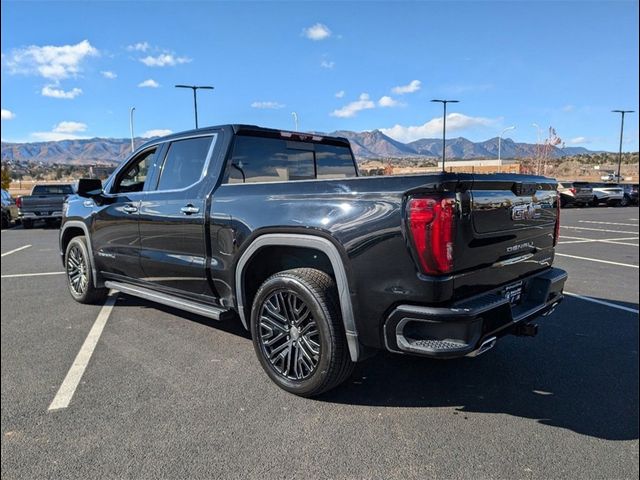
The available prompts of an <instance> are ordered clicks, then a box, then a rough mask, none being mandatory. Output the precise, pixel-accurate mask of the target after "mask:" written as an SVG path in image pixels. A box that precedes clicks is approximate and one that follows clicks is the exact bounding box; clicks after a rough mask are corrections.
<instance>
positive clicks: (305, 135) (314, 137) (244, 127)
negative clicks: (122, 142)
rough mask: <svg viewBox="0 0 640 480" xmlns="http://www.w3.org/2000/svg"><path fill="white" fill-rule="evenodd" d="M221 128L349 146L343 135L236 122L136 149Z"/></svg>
mask: <svg viewBox="0 0 640 480" xmlns="http://www.w3.org/2000/svg"><path fill="white" fill-rule="evenodd" d="M221 129H230V130H232V131H233V133H234V134H236V135H243V134H245V135H247V134H249V135H251V134H253V135H256V136H261V137H272V138H286V139H291V140H296V141H313V142H319V143H333V144H339V145H344V146H345V147H348V146H350V143H349V140H348V139H346V138H344V137H334V136H330V135H324V134H322V133H316V132H295V131H291V130H279V129H276V128H266V127H260V126H258V125H248V124H237V123H236V124H223V125H213V126H208V127H202V128H194V129H192V130H185V131H182V132H176V133H172V134H170V135H165V136H163V137H158V138H154V139H152V140H149V141H148V142H145V143H144V144H143V145H141V146H140V147H138V148H136V150H139V149H140V148H142V147H146V146H147V145H152V144H154V143H158V142H166V141H170V140H174V139H179V138H182V137H186V136H191V135H199V134H206V133H209V132H213V131H214V130H221Z"/></svg>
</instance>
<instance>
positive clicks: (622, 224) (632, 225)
mask: <svg viewBox="0 0 640 480" xmlns="http://www.w3.org/2000/svg"><path fill="white" fill-rule="evenodd" d="M578 223H593V224H595V225H620V226H622V227H637V225H636V224H635V223H615V222H596V221H595V220H578Z"/></svg>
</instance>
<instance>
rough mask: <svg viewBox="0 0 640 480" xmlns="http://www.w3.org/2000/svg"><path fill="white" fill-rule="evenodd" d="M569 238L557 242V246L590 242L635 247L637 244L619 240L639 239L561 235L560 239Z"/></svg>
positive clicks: (631, 238) (635, 238)
mask: <svg viewBox="0 0 640 480" xmlns="http://www.w3.org/2000/svg"><path fill="white" fill-rule="evenodd" d="M563 238H569V239H571V240H569V241H567V242H562V241H561V242H559V245H569V244H572V243H591V242H600V243H611V244H613V245H627V246H630V247H637V246H638V244H637V243H627V242H622V241H621V240H636V241H637V240H638V239H639V237H623V238H598V239H595V238H584V237H569V236H567V235H562V236H561V237H560V239H563Z"/></svg>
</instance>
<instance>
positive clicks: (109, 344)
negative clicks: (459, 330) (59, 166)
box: [1, 207, 639, 479]
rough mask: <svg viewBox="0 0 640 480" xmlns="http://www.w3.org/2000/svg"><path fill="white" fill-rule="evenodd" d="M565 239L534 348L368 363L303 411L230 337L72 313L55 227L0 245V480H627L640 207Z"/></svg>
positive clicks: (117, 313) (601, 218)
mask: <svg viewBox="0 0 640 480" xmlns="http://www.w3.org/2000/svg"><path fill="white" fill-rule="evenodd" d="M562 225H563V226H562V229H561V235H562V238H561V242H560V245H559V246H558V249H557V255H558V256H557V257H556V265H558V266H560V267H562V268H565V269H566V270H567V271H568V272H569V280H568V283H567V286H566V290H567V292H568V296H567V298H566V299H565V301H564V302H563V303H562V304H561V306H560V307H559V308H558V309H557V311H556V313H555V314H554V315H553V316H551V317H547V318H544V319H541V320H540V322H539V324H540V333H539V335H538V336H537V337H536V338H534V339H530V338H520V337H507V338H505V339H503V340H502V341H501V342H499V343H498V345H497V346H496V348H494V349H493V350H491V351H489V352H488V353H486V354H484V355H482V356H480V357H478V358H475V359H462V360H454V361H433V360H424V359H419V358H412V357H405V356H399V355H392V354H387V353H380V354H379V355H377V356H376V357H374V358H372V359H370V360H368V361H366V362H364V363H362V364H359V365H358V367H357V368H356V371H355V373H354V375H353V376H352V377H351V379H350V380H349V381H348V382H347V383H346V384H345V385H344V386H343V387H340V388H338V389H336V390H334V391H331V392H329V393H327V394H325V395H323V396H322V397H320V398H317V399H313V400H308V399H302V398H298V397H295V396H293V395H290V394H287V393H285V392H284V391H282V390H280V389H278V387H276V386H275V385H274V384H273V383H272V382H271V381H270V380H269V379H268V378H267V376H266V375H265V374H264V373H263V371H262V369H261V367H260V365H259V363H258V361H257V359H256V357H255V354H254V351H253V347H252V344H251V341H250V339H249V337H248V335H247V334H246V333H245V332H244V331H243V330H242V328H241V327H240V325H239V324H238V323H234V322H228V323H225V322H215V321H213V320H211V321H210V320H207V319H204V318H201V317H198V316H196V315H190V314H187V313H184V312H180V311H176V310H173V309H170V308H165V307H161V306H157V305H153V304H150V303H147V302H145V301H143V300H139V299H136V298H133V297H127V296H125V295H117V298H116V301H115V306H114V308H113V310H111V311H109V309H108V307H107V308H105V309H103V308H102V307H101V306H100V305H98V306H85V305H80V304H77V303H75V302H74V301H73V300H72V299H71V297H70V295H69V294H68V292H67V288H66V285H65V278H64V275H62V268H61V263H60V259H59V255H58V251H57V233H58V232H57V230H55V229H38V228H36V229H34V230H30V231H25V230H22V229H21V228H20V227H16V228H13V229H10V230H5V231H3V232H2V295H1V299H2V309H1V317H2V319H1V322H2V335H1V340H2V342H1V347H2V349H1V356H2V419H1V421H2V477H3V479H12V478H94V477H104V478H158V477H168V478H187V477H196V478H382V479H387V478H444V477H446V478H558V477H572V478H576V477H582V478H637V476H638V303H639V298H638V262H639V258H638V208H635V207H632V208H604V207H601V208H586V209H577V208H567V209H566V210H563V212H562ZM96 325H99V326H101V325H103V326H104V328H103V330H102V331H101V332H100V331H98V330H99V328H97V327H96ZM87 342H89V343H90V344H91V343H92V342H93V344H94V345H95V349H94V350H93V351H92V355H91V353H90V354H89V356H90V358H88V357H87V358H84V359H83V357H82V355H78V353H79V352H85V353H86V348H85V347H86V345H87ZM83 362H84V363H83ZM83 364H86V368H82V369H79V368H80V366H81V365H83ZM76 367H77V368H76ZM74 368H75V370H74ZM70 369H71V372H70ZM73 372H75V374H78V373H79V374H80V377H78V378H79V383H78V384H77V388H75V389H74V390H72V391H69V390H65V389H60V387H61V385H62V384H63V382H65V378H68V374H71V375H73V374H74V373H73ZM63 390H65V391H63ZM61 392H62V393H61ZM60 395H63V397H64V398H63V400H64V399H65V398H66V399H67V401H68V402H69V403H68V406H66V407H63V408H54V409H51V410H50V406H52V402H54V399H58V400H60ZM63 403H64V402H63ZM58 405H60V404H58ZM54 406H55V403H54Z"/></svg>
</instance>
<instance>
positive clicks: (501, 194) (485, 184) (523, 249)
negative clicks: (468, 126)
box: [455, 175, 559, 298]
mask: <svg viewBox="0 0 640 480" xmlns="http://www.w3.org/2000/svg"><path fill="white" fill-rule="evenodd" d="M556 186H557V185H556V182H555V181H554V180H553V179H548V178H542V177H530V176H521V177H519V178H516V179H514V176H513V175H510V176H506V175H474V176H473V180H472V187H471V189H470V191H468V193H467V194H466V196H465V195H463V202H462V209H461V210H462V211H461V222H460V231H459V232H458V233H457V235H456V240H457V242H456V243H457V245H456V247H455V271H456V280H455V291H456V297H458V298H460V297H466V296H469V295H472V294H474V293H479V292H481V291H483V290H485V289H487V288H490V287H494V288H495V286H496V285H501V284H505V283H509V282H515V283H517V281H518V279H520V278H523V277H525V276H527V275H530V274H531V273H534V272H536V271H539V270H541V269H544V268H547V267H549V266H550V265H551V263H552V261H553V247H554V241H555V231H556V219H558V215H559V213H558V212H559V211H558V205H557V204H558V202H557V192H556ZM465 202H466V203H465Z"/></svg>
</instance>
